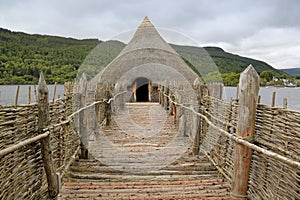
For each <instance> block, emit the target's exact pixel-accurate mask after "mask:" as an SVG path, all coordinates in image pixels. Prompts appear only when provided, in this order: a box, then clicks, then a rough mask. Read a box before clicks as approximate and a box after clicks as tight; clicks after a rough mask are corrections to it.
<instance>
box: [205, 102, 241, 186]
mask: <svg viewBox="0 0 300 200" xmlns="http://www.w3.org/2000/svg"><path fill="white" fill-rule="evenodd" d="M201 105H202V107H201V112H202V114H204V115H205V116H206V117H207V118H208V119H209V120H210V121H211V122H212V123H213V124H214V125H215V126H217V127H218V128H219V129H222V130H226V131H227V132H229V133H231V134H234V133H235V131H236V126H237V121H236V120H237V112H238V105H237V103H236V101H234V102H233V101H232V102H231V103H227V102H224V101H222V100H220V99H217V98H214V97H209V96H206V97H205V98H203V99H202V102H201ZM201 126H202V128H201V129H200V130H202V133H201V139H200V141H201V143H202V144H200V145H201V148H200V149H201V151H203V152H205V153H206V154H207V155H208V157H209V158H210V159H211V160H212V161H213V163H214V164H215V165H216V166H217V168H218V169H219V170H220V172H221V173H222V174H223V175H224V176H225V177H226V178H227V179H228V181H230V182H231V181H232V174H233V168H234V166H233V147H234V142H233V141H231V139H230V138H228V137H226V136H224V135H223V134H221V133H220V132H219V130H217V129H216V128H213V127H211V126H209V125H208V124H206V122H205V120H204V119H202V123H201Z"/></svg>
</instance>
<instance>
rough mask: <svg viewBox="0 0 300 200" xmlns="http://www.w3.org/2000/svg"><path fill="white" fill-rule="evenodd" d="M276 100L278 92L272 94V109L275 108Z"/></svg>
mask: <svg viewBox="0 0 300 200" xmlns="http://www.w3.org/2000/svg"><path fill="white" fill-rule="evenodd" d="M275 99H276V92H273V94H272V104H271V106H272V107H275Z"/></svg>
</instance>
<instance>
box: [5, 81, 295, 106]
mask: <svg viewBox="0 0 300 200" xmlns="http://www.w3.org/2000/svg"><path fill="white" fill-rule="evenodd" d="M28 86H29V85H21V86H20V92H19V100H18V103H19V104H27V101H28V100H27V99H28ZM48 89H49V100H51V99H52V98H53V92H54V85H48ZM273 92H276V106H277V107H282V105H283V98H287V99H288V108H289V109H292V110H299V111H300V88H274V87H270V88H265V87H261V88H260V91H259V95H261V103H263V104H268V105H271V101H272V94H273ZM15 94H16V85H0V105H13V104H14V99H15ZM58 94H59V95H60V96H61V97H62V96H63V95H64V86H63V85H57V89H56V97H57V95H58ZM235 96H236V87H225V91H224V94H223V98H224V99H225V100H227V101H228V100H229V99H230V97H233V98H235ZM31 102H35V97H34V86H33V85H31Z"/></svg>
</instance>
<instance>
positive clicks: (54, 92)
mask: <svg viewBox="0 0 300 200" xmlns="http://www.w3.org/2000/svg"><path fill="white" fill-rule="evenodd" d="M56 85H57V83H56V82H55V83H54V91H53V99H52V102H53V103H54V101H55V96H56Z"/></svg>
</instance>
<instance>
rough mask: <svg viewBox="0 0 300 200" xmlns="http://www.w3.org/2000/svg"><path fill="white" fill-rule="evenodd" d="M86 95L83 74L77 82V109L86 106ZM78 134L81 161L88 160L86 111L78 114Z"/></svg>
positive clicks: (85, 83)
mask: <svg viewBox="0 0 300 200" xmlns="http://www.w3.org/2000/svg"><path fill="white" fill-rule="evenodd" d="M86 95H87V80H86V76H85V74H84V73H83V74H82V76H81V78H80V81H79V108H83V107H85V106H86ZM79 132H80V138H81V143H80V146H81V153H80V158H81V159H88V154H89V153H88V150H87V145H88V132H87V110H86V109H84V110H82V111H81V112H80V113H79Z"/></svg>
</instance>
